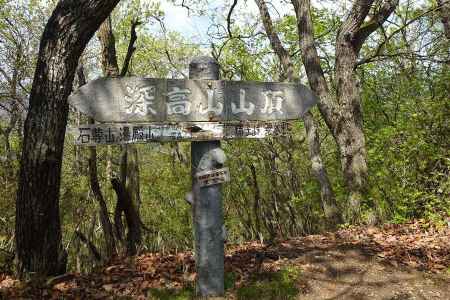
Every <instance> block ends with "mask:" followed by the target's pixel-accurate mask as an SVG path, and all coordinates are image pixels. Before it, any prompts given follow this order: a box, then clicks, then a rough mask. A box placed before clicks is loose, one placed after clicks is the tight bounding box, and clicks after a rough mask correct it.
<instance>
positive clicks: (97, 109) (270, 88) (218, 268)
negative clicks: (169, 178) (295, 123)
mask: <svg viewBox="0 0 450 300" xmlns="http://www.w3.org/2000/svg"><path fill="white" fill-rule="evenodd" d="M189 78H190V79H189V80H179V79H152V78H142V77H122V78H104V79H97V80H94V81H93V82H91V83H89V84H87V85H85V86H83V87H81V88H80V89H78V90H77V91H75V92H74V93H73V94H72V95H71V96H70V97H69V103H70V104H71V105H73V106H75V107H76V108H77V109H78V110H79V111H81V112H83V113H85V114H86V115H88V116H89V117H92V118H93V119H95V120H96V121H97V122H100V124H90V125H84V126H79V127H77V128H70V129H69V132H70V133H72V134H73V135H74V136H75V143H76V144H79V145H86V146H96V145H104V144H129V143H147V142H152V141H159V142H163V141H185V140H188V141H191V142H192V144H191V159H192V162H191V167H192V195H193V201H192V207H193V216H194V222H193V223H194V231H195V233H194V237H195V254H196V267H197V293H198V294H199V295H200V296H206V297H208V296H221V295H223V293H224V245H223V242H224V241H223V238H224V237H223V212H222V193H221V183H224V182H227V181H229V180H230V174H229V170H228V168H224V166H223V165H224V163H225V160H226V157H225V153H223V151H222V149H221V148H220V140H223V139H235V138H265V137H268V136H281V135H286V134H288V133H289V131H290V124H289V123H288V122H287V121H288V120H296V119H299V118H301V117H302V116H303V114H304V113H305V112H306V111H308V109H310V108H311V107H312V106H313V105H315V104H316V103H317V97H316V96H315V95H314V94H313V93H312V92H311V91H310V90H309V89H308V88H307V87H305V86H303V85H301V84H291V83H274V82H239V81H223V80H219V65H218V63H217V62H216V61H215V60H214V59H212V58H210V57H197V58H194V59H193V60H192V61H191V63H190V65H189Z"/></svg>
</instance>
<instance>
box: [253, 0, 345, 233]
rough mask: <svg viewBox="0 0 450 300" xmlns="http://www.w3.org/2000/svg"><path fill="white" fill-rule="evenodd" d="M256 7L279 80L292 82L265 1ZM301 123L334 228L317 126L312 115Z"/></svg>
mask: <svg viewBox="0 0 450 300" xmlns="http://www.w3.org/2000/svg"><path fill="white" fill-rule="evenodd" d="M255 1H256V4H257V5H258V8H259V12H260V15H261V20H262V22H263V25H264V28H265V30H266V34H267V36H268V38H269V40H270V44H271V46H272V49H273V50H274V51H275V54H276V55H277V56H278V59H279V60H280V62H281V65H282V70H283V72H282V76H281V80H288V81H290V82H294V81H295V78H294V66H293V63H292V60H291V55H290V54H289V52H288V51H287V50H286V49H285V48H284V46H283V44H282V43H281V40H280V38H279V36H278V34H277V33H276V32H275V30H274V29H273V23H272V19H271V17H270V13H269V10H268V8H267V5H266V3H265V2H264V1H265V0H255ZM303 121H304V123H305V130H306V136H307V140H308V147H309V158H310V160H311V165H312V170H313V173H314V175H315V177H316V179H317V181H318V182H319V185H320V190H321V193H320V195H321V200H322V207H323V210H324V213H325V217H326V219H327V222H328V225H330V226H331V227H335V226H336V225H337V224H339V223H340V222H341V221H342V218H341V214H340V211H339V209H338V206H337V203H336V197H335V195H334V192H333V188H332V186H331V183H330V180H329V179H328V173H327V170H326V168H325V165H324V163H323V160H322V155H321V153H320V139H319V133H318V130H317V124H316V121H315V120H314V117H313V114H312V113H311V112H307V113H306V114H305V115H304V117H303Z"/></svg>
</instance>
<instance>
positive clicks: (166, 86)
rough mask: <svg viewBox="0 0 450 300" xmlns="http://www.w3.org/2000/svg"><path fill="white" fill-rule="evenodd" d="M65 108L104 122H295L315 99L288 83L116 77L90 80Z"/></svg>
mask: <svg viewBox="0 0 450 300" xmlns="http://www.w3.org/2000/svg"><path fill="white" fill-rule="evenodd" d="M69 103H70V104H71V105H73V106H75V107H76V108H77V109H78V110H79V111H81V112H83V113H85V114H86V115H88V116H90V117H92V118H94V119H95V120H96V121H98V122H105V123H108V122H110V123H142V122H158V123H179V122H223V123H226V122H233V121H234V122H236V121H273V120H293V119H298V118H300V117H301V116H303V114H304V113H305V112H306V111H307V110H308V109H309V108H311V107H312V106H313V105H315V104H316V103H317V97H316V96H315V95H314V94H313V93H312V92H311V90H309V89H308V88H307V87H306V86H304V85H301V84H293V83H276V82H247V81H246V82H243V81H224V80H181V79H154V78H143V77H121V78H101V79H97V80H94V81H92V82H90V83H88V84H86V85H84V86H82V87H81V88H80V89H78V90H77V91H75V92H74V93H73V94H72V95H71V96H70V97H69Z"/></svg>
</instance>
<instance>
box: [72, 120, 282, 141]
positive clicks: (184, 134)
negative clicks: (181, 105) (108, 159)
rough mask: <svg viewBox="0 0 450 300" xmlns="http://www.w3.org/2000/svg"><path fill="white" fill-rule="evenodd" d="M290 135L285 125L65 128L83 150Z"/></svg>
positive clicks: (278, 123) (204, 124)
mask: <svg viewBox="0 0 450 300" xmlns="http://www.w3.org/2000/svg"><path fill="white" fill-rule="evenodd" d="M290 131H291V124H290V123H288V122H286V121H267V122H261V121H249V122H239V123H217V122H203V123H174V124H170V123H169V124H167V123H165V124H159V123H144V124H143V123H125V124H119V123H114V124H90V125H84V126H80V127H77V128H69V132H70V133H71V134H72V135H73V136H74V137H75V144H77V145H85V146H96V145H111V144H134V143H148V142H152V141H153V142H155V141H156V142H165V141H179V142H181V141H208V140H224V139H236V138H252V139H260V138H265V137H271V136H273V137H275V136H285V135H288V134H289V132H290Z"/></svg>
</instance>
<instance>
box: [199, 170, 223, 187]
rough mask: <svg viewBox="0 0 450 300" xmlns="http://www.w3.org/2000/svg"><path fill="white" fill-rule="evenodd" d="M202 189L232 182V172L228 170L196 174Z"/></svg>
mask: <svg viewBox="0 0 450 300" xmlns="http://www.w3.org/2000/svg"><path fill="white" fill-rule="evenodd" d="M195 178H196V179H197V182H198V184H199V186H200V187H205V186H211V185H215V184H220V183H224V182H229V181H230V170H229V169H228V168H222V169H214V170H208V171H202V172H198V173H197V174H195Z"/></svg>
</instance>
